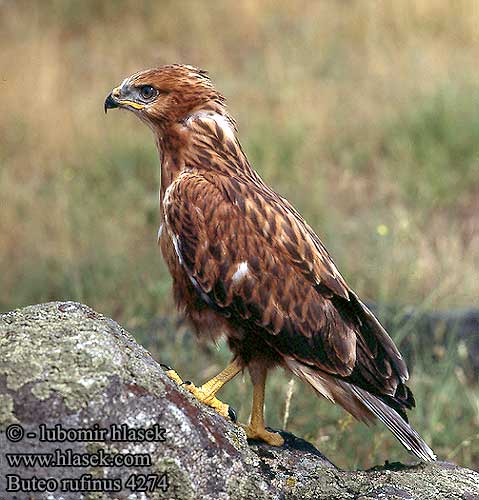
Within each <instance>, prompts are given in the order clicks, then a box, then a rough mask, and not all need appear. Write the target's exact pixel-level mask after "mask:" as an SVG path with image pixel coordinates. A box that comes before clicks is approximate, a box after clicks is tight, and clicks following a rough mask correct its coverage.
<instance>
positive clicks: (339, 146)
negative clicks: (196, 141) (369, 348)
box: [0, 0, 479, 468]
mask: <svg viewBox="0 0 479 500" xmlns="http://www.w3.org/2000/svg"><path fill="white" fill-rule="evenodd" d="M365 5H366V4H365V3H364V2H362V1H357V0H353V1H350V2H347V3H344V2H339V1H334V0H325V1H322V2H309V1H306V0H304V1H303V0H298V1H297V2H290V1H288V0H275V1H269V0H265V1H264V2H233V1H232V0H226V1H224V2H220V3H219V4H218V5H216V6H215V8H211V5H210V3H209V2H205V3H204V5H202V6H201V7H202V8H200V6H199V2H196V1H195V2H193V1H184V2H173V1H162V2H153V1H145V2H142V3H141V4H138V2H133V1H129V0H122V1H121V2H115V3H110V2H103V3H102V4H101V5H99V4H98V2H94V1H93V0H87V1H82V2H80V1H71V2H64V1H60V0H46V1H45V2H41V3H34V4H32V3H29V2H22V1H19V2H6V3H5V2H4V3H2V4H1V5H0V43H1V44H2V50H1V51H0V62H1V65H0V67H1V71H0V100H1V103H2V113H1V114H0V137H1V140H0V234H1V235H2V237H1V238H0V310H9V309H12V308H15V307H20V306H23V305H27V304H30V303H37V302H43V301H48V300H56V299H73V300H79V301H82V302H85V303H87V304H89V305H90V306H92V307H94V308H95V309H97V310H100V311H102V312H104V313H105V314H107V315H109V316H112V317H114V318H115V319H116V320H118V321H119V322H121V323H122V324H124V325H125V326H127V327H128V328H130V329H131V330H132V331H133V332H134V333H135V334H136V335H137V337H138V339H139V340H140V341H142V342H143V343H144V344H145V345H146V346H147V347H149V348H151V349H152V350H153V351H154V353H155V354H156V355H157V357H158V358H159V359H161V360H162V361H164V362H168V363H170V364H172V365H174V366H175V367H176V368H177V369H178V370H179V371H180V372H181V373H182V374H183V375H185V376H186V377H187V378H191V379H192V380H195V381H200V380H204V379H206V378H208V376H211V375H213V374H214V373H215V372H216V371H219V370H220V369H221V368H222V366H223V365H224V364H225V363H226V362H227V360H228V357H229V354H228V352H227V349H226V347H225V346H224V345H223V344H221V346H220V348H219V350H215V349H214V348H211V347H210V348H207V347H197V346H196V344H195V343H194V342H193V339H192V337H191V334H190V333H189V331H188V330H187V329H185V328H183V327H182V328H180V329H179V332H176V330H178V328H177V326H176V322H175V319H174V318H175V317H176V316H175V307H174V304H173V302H172V298H171V292H170V278H169V276H168V273H167V271H166V269H165V266H164V264H163V263H162V260H161V256H160V253H159V249H158V248H157V246H156V233H157V227H158V223H159V214H158V194H157V191H158V185H159V168H158V159H157V152H156V150H155V146H154V143H153V140H152V137H151V133H150V132H149V131H148V130H147V129H146V128H144V127H143V126H142V125H141V124H140V123H138V122H137V121H136V120H135V119H134V118H133V117H132V116H130V115H127V114H126V113H113V112H112V113H109V114H108V115H107V116H105V115H104V114H103V110H102V105H103V100H104V98H105V95H106V94H107V92H109V91H110V90H111V88H112V87H113V86H114V85H116V84H118V82H119V81H121V80H122V79H123V78H124V77H125V76H126V75H128V74H129V73H131V72H133V71H135V70H137V69H141V68H144V67H149V66H153V65H157V64H160V63H167V62H187V63H193V64H196V65H198V66H202V67H205V68H207V69H208V70H209V71H210V73H211V75H212V77H213V79H214V81H215V82H216V84H217V85H218V87H219V88H220V89H221V90H222V91H223V93H224V94H225V95H226V96H227V97H228V99H229V107H230V110H231V112H232V114H233V116H235V118H236V119H237V121H238V125H239V131H240V138H241V141H242V143H243V146H244V148H245V150H246V152H247V154H248V156H249V158H250V160H251V162H252V163H253V165H255V167H256V168H257V170H258V171H259V172H260V174H261V175H262V176H263V177H264V178H265V180H266V181H267V182H268V183H270V184H271V185H272V186H273V187H274V188H275V189H276V190H278V191H279V192H280V193H281V194H283V195H284V196H286V197H287V198H288V199H290V200H291V201H292V202H293V203H294V204H295V205H296V206H297V208H298V209H299V210H300V211H301V213H302V214H303V215H304V216H305V217H306V219H307V220H308V221H309V222H310V223H311V225H312V226H313V227H314V228H315V230H317V232H318V234H319V235H320V236H321V238H322V239H323V240H324V242H325V244H326V245H327V247H328V249H329V250H330V252H331V253H332V255H333V257H334V259H335V261H336V263H337V265H338V267H339V268H340V270H341V271H342V273H343V274H344V276H345V277H346V279H347V280H348V282H349V283H350V284H351V285H352V286H353V288H354V289H355V290H356V291H357V292H358V293H359V294H360V296H361V297H362V298H364V299H369V300H374V301H376V302H378V303H380V304H393V305H395V306H398V307H406V306H414V307H416V308H418V309H420V310H431V309H437V308H453V307H469V306H471V305H474V304H477V297H478V296H479V280H477V271H478V264H477V263H478V262H479V244H478V242H479V239H478V238H479V236H478V235H479V225H478V218H477V210H479V151H478V145H479V114H478V113H477V109H478V103H479V80H478V78H477V74H476V72H474V71H473V70H471V68H475V67H476V66H477V60H478V57H479V53H478V50H477V47H478V46H479V45H478V43H477V41H478V39H477V25H478V22H479V19H478V12H477V9H476V10H473V9H471V6H470V2H469V1H468V0H457V2H455V4H454V6H451V4H450V2H447V1H446V0H444V1H439V2H436V1H434V2H433V1H431V0H415V1H413V0H404V1H403V2H368V3H367V6H365ZM25 12H27V14H26V13H25ZM154 318H162V321H160V323H159V326H158V328H157V329H152V328H147V325H149V324H150V323H151V322H152V321H153V319H154ZM175 332H176V333H175ZM391 333H392V334H393V336H395V337H396V338H398V339H400V338H402V337H403V336H405V335H407V336H408V337H409V338H410V339H412V340H413V341H414V338H415V337H417V336H418V335H421V332H420V331H417V330H415V329H414V328H412V329H411V328H402V327H401V326H400V324H399V323H398V326H397V328H393V329H392V332H391ZM456 350H457V349H453V348H452V349H451V350H450V351H451V353H454V352H455V351H456ZM454 357H455V354H454V355H453V354H450V356H447V357H446V358H441V359H439V360H438V359H431V358H428V357H427V356H423V357H422V358H421V357H420V358H419V359H418V360H416V362H415V368H414V373H413V377H412V379H411V386H412V388H413V389H414V392H415V394H416V395H417V400H418V408H417V410H416V411H415V412H414V413H413V417H412V420H413V422H414V424H415V425H416V427H417V428H418V430H420V431H421V433H422V434H423V435H424V436H425V437H426V438H427V439H428V440H429V441H431V443H432V444H433V446H434V447H435V449H436V451H437V452H438V454H439V456H441V457H442V458H447V459H451V460H454V461H456V462H458V463H460V464H463V465H468V466H474V467H476V468H478V467H479V458H478V455H479V444H478V442H479V439H478V438H477V429H478V428H479V422H478V419H479V403H478V399H477V388H478V386H477V384H475V385H467V384H465V382H464V381H463V380H462V378H461V377H462V375H461V371H460V369H459V370H458V369H457V367H458V366H459V367H460V359H459V360H456V359H454ZM288 380H289V379H288V377H287V376H284V375H283V374H281V373H280V372H278V373H277V374H275V375H274V376H273V377H272V378H271V380H270V382H269V389H268V404H267V416H268V421H269V422H270V424H271V425H273V426H281V425H282V419H283V413H284V404H285V403H284V400H285V391H286V386H287V384H288ZM249 391H250V388H249V383H247V379H246V382H245V383H242V382H241V381H235V382H233V383H232V385H231V386H230V387H226V388H225V390H224V398H225V399H227V400H228V401H230V402H231V403H232V404H233V405H234V406H236V407H237V409H238V410H239V413H240V416H241V418H242V419H243V420H246V418H247V415H248V411H249V408H248V404H247V403H246V401H247V400H248V398H247V397H246V396H247V395H249ZM288 429H289V430H292V431H293V432H295V433H297V434H298V435H300V436H303V437H306V438H308V439H311V440H312V441H313V442H315V443H316V444H317V445H318V447H319V448H320V449H321V450H322V451H323V452H324V453H326V454H327V455H329V456H330V458H331V459H332V460H333V461H334V462H336V463H338V464H339V465H342V466H345V467H346V466H351V467H356V466H362V467H366V466H369V465H373V464H374V463H375V462H378V461H383V460H385V459H390V460H391V459H393V457H397V458H400V459H403V460H404V459H407V457H406V455H404V454H403V452H402V450H401V447H400V446H399V445H398V444H396V442H395V441H394V439H393V438H392V437H391V436H390V435H389V434H388V433H387V432H386V431H385V430H383V429H381V428H380V426H378V427H377V428H375V429H372V430H371V429H367V428H365V427H364V426H362V425H360V424H356V423H354V422H352V421H351V420H350V419H349V418H348V417H346V416H345V414H344V413H343V412H342V411H341V410H340V409H337V408H334V407H332V406H331V405H329V403H327V402H326V401H320V400H319V399H318V398H316V396H315V395H314V394H313V393H312V392H311V391H309V390H308V389H307V388H306V387H303V386H301V385H300V384H299V383H297V384H296V385H295V389H294V394H293V398H292V401H291V411H290V417H289V420H288Z"/></svg>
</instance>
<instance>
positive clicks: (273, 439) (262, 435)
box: [241, 424, 284, 446]
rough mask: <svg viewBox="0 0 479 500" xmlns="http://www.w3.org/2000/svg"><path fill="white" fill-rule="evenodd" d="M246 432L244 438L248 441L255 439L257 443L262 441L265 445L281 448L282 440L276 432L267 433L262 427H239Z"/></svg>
mask: <svg viewBox="0 0 479 500" xmlns="http://www.w3.org/2000/svg"><path fill="white" fill-rule="evenodd" d="M241 427H243V429H244V430H245V432H246V437H247V438H248V439H257V440H259V441H264V442H265V443H266V444H269V445H271V446H283V444H284V439H283V437H282V436H281V435H280V434H278V433H277V432H270V431H267V430H266V429H265V428H264V427H256V428H255V427H253V426H252V425H251V424H249V425H241Z"/></svg>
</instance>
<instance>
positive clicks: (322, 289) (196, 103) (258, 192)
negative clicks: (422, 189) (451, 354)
mask: <svg viewBox="0 0 479 500" xmlns="http://www.w3.org/2000/svg"><path fill="white" fill-rule="evenodd" d="M111 108H123V109H127V110H129V111H132V112H133V113H134V114H135V115H136V116H137V117H138V118H139V119H140V120H141V121H143V122H144V123H146V124H147V125H148V126H149V127H150V129H151V130H152V131H153V134H154V137H155V141H156V145H157V148H158V151H159V156H160V163H161V186H160V205H161V226H160V231H159V234H158V240H159V245H160V247H161V252H162V254H163V257H164V259H165V261H166V264H167V266H168V269H169V271H170V273H171V275H172V278H173V290H174V297H175V301H176V304H177V305H178V307H179V308H180V309H181V310H183V311H184V313H185V315H186V317H187V318H188V319H189V320H190V322H191V323H192V325H193V326H194V328H195V331H196V332H197V333H198V335H200V336H207V337H209V338H211V339H215V338H216V337H217V336H219V335H222V334H225V335H226V337H227V341H228V345H229V347H230V349H231V351H232V353H233V360H232V362H231V364H230V365H229V366H227V367H226V368H225V369H224V370H223V371H222V372H221V373H219V374H218V375H217V376H216V377H214V378H213V379H211V380H210V381H208V382H206V383H204V384H203V385H202V386H201V387H196V386H195V385H194V384H191V383H189V385H187V389H188V390H189V391H190V392H192V393H193V394H194V395H195V396H196V397H197V398H198V399H199V400H200V401H202V402H204V403H205V404H208V405H210V406H212V407H213V408H215V409H216V410H217V411H218V412H219V413H220V414H221V415H223V416H225V417H227V416H230V417H233V415H232V411H231V409H230V408H229V406H228V405H227V404H225V403H223V402H221V401H220V400H219V399H217V398H216V393H217V392H218V390H219V389H220V388H221V387H222V386H223V385H224V384H225V383H226V382H228V381H229V380H231V379H232V378H233V377H234V376H235V375H237V374H238V373H239V372H241V371H242V370H243V369H245V368H247V369H248V371H249V373H250V375H251V379H252V383H253V405H252V411H251V417H250V421H249V424H248V425H247V426H245V430H246V434H247V436H248V438H253V439H260V440H263V441H265V442H266V443H268V444H270V445H275V446H280V445H282V444H283V438H282V437H281V435H280V434H278V433H275V432H271V431H268V430H267V429H266V428H265V423H264V417H263V406H264V392H265V382H266V375H267V372H268V370H270V369H271V368H273V367H275V366H282V367H283V368H285V369H286V370H289V371H291V372H292V373H294V374H295V375H297V376H298V377H299V378H300V379H302V380H303V381H305V382H306V383H308V384H309V385H311V386H312V387H313V388H314V389H315V390H316V392H317V393H319V394H320V395H321V396H323V397H325V398H326V399H328V400H330V401H331V402H333V403H338V404H340V405H341V406H342V407H343V408H345V409H346V410H347V411H348V412H349V413H351V414H352V415H353V416H354V417H355V418H357V419H358V420H360V421H363V422H365V423H369V422H371V421H373V420H375V419H376V418H378V419H379V420H381V421H382V422H383V423H384V424H385V425H386V426H387V427H388V428H389V430H390V431H391V432H392V433H393V434H394V435H395V436H396V438H397V439H398V440H399V441H400V442H401V443H402V444H403V445H404V446H405V447H406V448H407V449H408V450H409V451H411V452H412V453H414V454H415V455H416V456H417V457H419V458H420V459H422V460H425V461H432V460H434V459H435V455H434V453H433V451H432V450H431V449H430V448H429V446H428V445H427V444H426V443H425V442H424V440H423V439H422V438H421V437H420V436H419V434H418V433H417V432H416V431H415V430H414V429H413V428H412V427H411V426H410V425H409V423H408V419H407V415H406V410H409V409H411V408H412V407H414V406H415V401H414V397H413V394H412V392H411V390H410V389H409V388H408V387H407V385H406V384H405V383H406V381H407V379H408V370H407V367H406V364H405V362H404V360H403V358H402V356H401V354H400V353H399V351H398V349H397V348H396V346H395V345H394V343H393V341H392V340H391V338H390V337H389V335H388V334H387V333H386V331H385V330H384V328H383V327H382V326H381V325H380V323H379V322H378V320H377V319H376V318H375V317H374V316H373V314H372V313H371V312H370V311H369V309H368V308H367V307H366V306H365V305H364V304H363V302H361V300H360V299H359V298H358V296H357V295H356V294H355V293H354V291H353V290H351V288H350V287H349V286H348V284H347V283H346V282H345V280H344V278H343V277H342V276H341V274H340V273H339V271H338V269H337V268H336V266H335V264H334V262H333V260H332V259H331V257H330V255H329V253H328V251H327V250H326V248H325V247H324V245H323V243H322V242H321V240H320V239H319V237H318V236H317V235H316V233H315V232H314V231H313V229H312V228H311V227H310V226H309V225H308V224H307V222H306V221H305V220H304V218H303V217H302V216H301V215H300V213H299V212H298V211H297V210H296V209H295V208H294V207H293V206H292V205H291V203H289V202H288V201H287V200H286V199H285V198H283V197H282V196H280V195H279V194H277V193H276V192H275V191H273V189H271V188H270V187H269V186H268V185H267V184H266V183H265V182H264V181H263V180H262V179H261V177H260V176H259V175H258V174H257V173H256V172H255V170H253V168H252V166H251V164H250V163H249V161H248V158H247V157H246V155H245V153H244V151H243V149H242V147H241V144H240V142H239V140H238V135H237V128H236V124H235V121H234V120H233V118H232V117H231V116H230V114H229V113H228V111H227V109H226V105H225V99H224V97H223V96H222V95H221V94H220V93H219V92H218V91H217V90H216V89H215V87H214V86H213V84H212V82H211V80H210V78H209V77H208V74H207V73H206V72H205V71H203V70H200V69H197V68H195V67H192V66H187V65H180V64H174V65H167V66H161V67H159V68H155V69H147V70H145V71H140V72H138V73H135V74H133V75H131V76H129V77H127V78H125V80H123V82H122V83H121V84H120V85H119V86H118V87H116V88H114V89H113V90H112V92H111V93H110V94H109V95H108V97H107V98H106V100H105V112H106V111H107V110H108V109H111ZM167 374H168V375H169V376H170V378H172V379H174V380H175V381H176V382H178V383H182V380H181V378H180V377H179V376H178V375H177V374H176V372H174V371H173V370H171V369H168V370H167Z"/></svg>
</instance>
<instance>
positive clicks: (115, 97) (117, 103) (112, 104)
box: [104, 87, 145, 113]
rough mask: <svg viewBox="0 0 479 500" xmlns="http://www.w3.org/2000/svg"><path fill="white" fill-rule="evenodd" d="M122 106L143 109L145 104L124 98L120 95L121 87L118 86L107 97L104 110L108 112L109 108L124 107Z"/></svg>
mask: <svg viewBox="0 0 479 500" xmlns="http://www.w3.org/2000/svg"><path fill="white" fill-rule="evenodd" d="M122 107H125V108H130V109H132V108H133V109H134V110H140V109H143V108H144V107H145V106H144V104H140V103H138V102H135V101H132V100H130V99H122V98H121V95H120V87H116V88H114V89H113V90H112V91H111V93H110V94H108V96H107V97H106V99H105V104H104V110H105V113H107V111H108V110H109V109H114V108H122Z"/></svg>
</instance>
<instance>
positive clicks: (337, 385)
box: [285, 357, 436, 462]
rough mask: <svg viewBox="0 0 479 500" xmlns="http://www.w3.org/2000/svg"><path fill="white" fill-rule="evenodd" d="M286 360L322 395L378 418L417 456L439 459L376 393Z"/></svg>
mask: <svg viewBox="0 0 479 500" xmlns="http://www.w3.org/2000/svg"><path fill="white" fill-rule="evenodd" d="M285 361H286V364H287V366H288V368H289V369H290V370H291V371H292V372H293V373H294V374H295V375H297V376H298V377H299V378H301V379H302V380H304V381H305V382H308V383H309V384H310V385H311V386H312V387H313V388H314V389H315V390H316V391H317V392H318V393H319V394H320V395H321V396H324V397H325V398H327V399H329V400H330V401H331V402H333V403H338V404H340V405H341V406H342V407H343V408H344V409H345V410H346V411H348V412H349V413H351V415H353V417H355V418H356V419H358V420H361V421H362V422H364V423H366V424H368V423H370V422H372V421H374V420H375V418H378V419H379V420H381V422H383V424H384V425H386V427H387V428H388V429H389V430H390V431H391V432H392V433H393V434H394V436H396V438H397V439H398V440H399V442H400V443H401V444H402V445H403V446H404V447H405V448H406V449H407V450H408V451H410V452H411V453H414V455H416V457H418V458H419V459H421V460H424V461H425V462H432V461H434V460H436V455H435V454H434V452H433V451H432V450H431V448H430V447H429V446H428V445H427V443H426V442H425V441H424V440H423V439H422V438H421V436H420V435H419V434H418V433H417V431H416V430H415V429H413V428H412V427H411V426H410V425H409V424H408V423H407V422H406V421H405V420H404V419H403V418H402V417H401V416H400V415H399V414H398V413H397V412H396V411H395V410H394V409H393V408H390V407H389V406H388V405H387V404H386V403H385V402H384V401H382V400H381V399H379V398H378V397H377V396H374V395H373V394H371V393H369V392H367V391H366V390H364V389H361V388H360V387H357V386H355V385H353V384H350V383H348V382H345V381H344V380H341V379H338V378H336V377H333V376H331V375H328V374H327V373H323V372H320V371H318V370H315V369H314V368H312V367H309V366H307V365H304V364H303V363H300V362H299V361H297V360H295V359H293V358H289V357H288V358H287V359H286V360H285Z"/></svg>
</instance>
